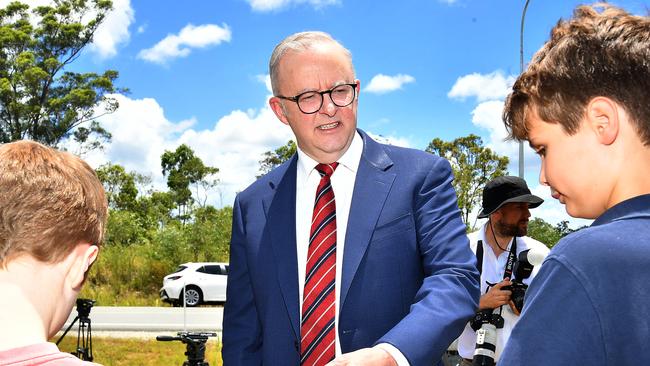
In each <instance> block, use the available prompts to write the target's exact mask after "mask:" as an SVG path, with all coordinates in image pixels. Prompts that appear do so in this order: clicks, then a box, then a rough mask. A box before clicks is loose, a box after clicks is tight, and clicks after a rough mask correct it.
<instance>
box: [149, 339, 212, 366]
mask: <svg viewBox="0 0 650 366" xmlns="http://www.w3.org/2000/svg"><path fill="white" fill-rule="evenodd" d="M216 336H217V333H214V332H178V333H177V336H176V337H173V336H157V337H156V340H157V341H161V342H169V341H181V342H182V343H184V344H185V345H186V351H185V356H187V361H185V362H183V366H210V364H208V363H207V362H205V361H204V359H205V342H207V341H208V338H210V337H216Z"/></svg>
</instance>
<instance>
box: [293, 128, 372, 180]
mask: <svg viewBox="0 0 650 366" xmlns="http://www.w3.org/2000/svg"><path fill="white" fill-rule="evenodd" d="M296 151H297V152H298V169H299V170H300V171H301V173H302V176H303V177H305V180H306V179H308V178H309V175H310V174H311V173H312V172H313V171H314V168H315V167H316V165H318V162H317V161H316V160H314V159H312V158H311V157H310V156H309V155H307V154H305V152H304V151H302V150H301V149H300V147H298V148H297V149H296ZM362 152H363V139H362V138H361V135H359V133H358V132H355V134H354V137H353V138H352V143H351V144H350V147H348V150H347V151H346V152H345V153H344V154H343V156H341V157H340V158H339V160H338V163H339V167H338V168H337V171H338V169H341V167H345V168H346V169H348V170H349V171H350V172H352V173H355V174H356V172H357V169H358V168H359V162H360V161H361V154H362Z"/></svg>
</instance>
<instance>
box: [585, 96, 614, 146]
mask: <svg viewBox="0 0 650 366" xmlns="http://www.w3.org/2000/svg"><path fill="white" fill-rule="evenodd" d="M619 109H620V107H619V106H618V104H616V102H614V101H613V100H611V99H610V98H606V97H595V98H593V99H592V100H591V101H589V103H588V104H587V108H586V112H585V113H586V119H587V123H589V126H590V127H591V129H592V130H593V131H594V133H595V134H596V138H597V139H598V141H599V142H600V143H601V144H604V145H611V144H613V143H614V141H616V137H617V136H618V131H619V127H620V126H619V124H620V117H621V116H620V114H619V113H620V110H619Z"/></svg>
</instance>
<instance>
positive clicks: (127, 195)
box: [95, 163, 138, 210]
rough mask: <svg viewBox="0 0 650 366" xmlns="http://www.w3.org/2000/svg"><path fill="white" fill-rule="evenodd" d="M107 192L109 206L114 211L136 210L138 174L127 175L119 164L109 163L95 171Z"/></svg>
mask: <svg viewBox="0 0 650 366" xmlns="http://www.w3.org/2000/svg"><path fill="white" fill-rule="evenodd" d="M95 171H96V172H97V176H98V177H99V180H100V181H101V182H102V184H103V185H104V190H106V199H107V200H108V206H109V207H110V208H113V209H120V210H135V209H136V199H137V196H138V189H137V188H136V179H137V176H138V174H137V173H133V172H132V173H127V172H126V170H124V167H122V166H121V165H118V164H111V163H107V164H104V165H102V166H100V167H99V168H97V169H96V170H95Z"/></svg>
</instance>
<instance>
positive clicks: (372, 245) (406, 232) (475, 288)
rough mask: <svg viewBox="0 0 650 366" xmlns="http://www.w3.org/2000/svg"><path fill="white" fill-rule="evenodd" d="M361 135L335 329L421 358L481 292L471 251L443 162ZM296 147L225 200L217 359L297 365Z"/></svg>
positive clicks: (356, 344) (416, 360) (430, 358)
mask: <svg viewBox="0 0 650 366" xmlns="http://www.w3.org/2000/svg"><path fill="white" fill-rule="evenodd" d="M359 133H360V134H361V136H362V138H363V142H364V147H363V153H362V156H361V161H360V163H359V169H358V171H357V177H356V182H355V187H354V192H353V196H352V204H351V207H350V215H349V219H348V227H347V233H346V237H345V249H344V253H343V268H342V279H341V283H340V284H337V286H341V295H340V301H339V327H338V334H337V336H338V337H339V340H340V343H341V349H342V351H343V352H344V353H345V352H351V351H354V350H357V349H360V348H364V347H371V346H373V345H374V344H377V343H382V342H384V343H389V344H392V345H394V346H395V347H397V349H399V350H400V351H401V352H402V353H403V354H404V356H405V357H406V358H407V359H408V361H409V363H410V364H411V365H413V366H416V365H427V366H430V365H432V364H434V363H435V361H436V360H439V359H440V357H441V355H442V353H443V352H444V350H445V349H446V348H447V346H448V345H449V344H450V343H451V342H452V341H453V340H454V339H455V338H456V337H458V335H459V334H460V333H461V331H462V330H463V327H464V325H465V323H466V322H467V320H468V319H469V318H470V317H471V316H472V315H473V314H474V311H475V309H476V308H477V302H478V298H479V295H480V294H479V282H478V281H479V274H478V272H477V270H476V258H475V256H474V255H473V254H472V252H471V250H470V249H469V243H468V241H467V240H468V239H467V237H466V235H465V225H464V224H463V223H462V221H461V219H460V214H459V210H458V207H457V203H456V195H455V191H454V189H453V187H452V179H453V177H452V173H451V168H450V165H449V163H448V162H447V161H446V160H444V159H441V158H439V157H436V156H434V155H432V154H429V153H426V152H423V151H419V150H412V149H405V148H400V147H395V146H390V145H383V144H379V143H377V142H375V141H373V140H372V139H371V138H370V137H368V136H367V135H366V134H365V133H363V132H362V131H360V130H359ZM297 160H298V158H297V155H294V156H293V158H292V159H290V160H289V161H287V162H286V163H284V164H283V165H281V166H279V167H278V168H276V169H275V170H273V171H272V172H270V173H269V174H267V175H265V176H264V177H262V178H260V179H258V180H257V181H256V182H255V183H253V184H252V185H251V186H250V187H248V188H247V189H246V190H244V191H243V192H241V193H240V194H239V195H238V196H237V198H236V199H235V204H234V208H233V228H232V240H231V248H230V272H229V275H228V289H227V298H228V301H227V302H226V305H225V310H224V320H223V350H222V355H223V363H224V365H225V366H232V365H262V364H263V365H299V364H300V351H299V344H300V343H299V340H300V313H299V308H300V303H299V300H300V299H299V295H298V268H297V259H296V227H295V226H296V224H295V216H296V164H297Z"/></svg>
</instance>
